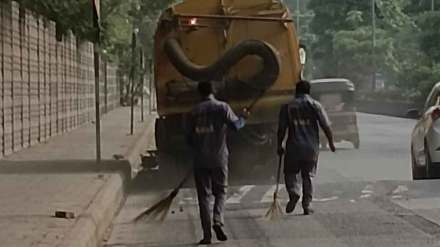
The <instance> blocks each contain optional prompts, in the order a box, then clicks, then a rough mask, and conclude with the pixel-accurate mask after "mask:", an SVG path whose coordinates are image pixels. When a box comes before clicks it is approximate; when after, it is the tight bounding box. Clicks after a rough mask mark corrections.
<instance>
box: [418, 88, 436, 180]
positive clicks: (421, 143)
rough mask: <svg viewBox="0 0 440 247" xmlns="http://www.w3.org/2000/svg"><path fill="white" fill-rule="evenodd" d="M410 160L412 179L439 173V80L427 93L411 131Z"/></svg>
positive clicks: (430, 176)
mask: <svg viewBox="0 0 440 247" xmlns="http://www.w3.org/2000/svg"><path fill="white" fill-rule="evenodd" d="M418 115H420V114H418ZM411 160H412V176H413V179H425V178H436V177H438V176H439V175H440V82H439V83H437V84H436V85H435V86H434V88H433V89H432V91H431V93H430V94H429V96H428V99H427V100H426V103H425V107H424V109H423V113H422V114H421V116H420V117H419V120H418V122H417V124H416V126H415V127H414V130H413V132H412V136H411Z"/></svg>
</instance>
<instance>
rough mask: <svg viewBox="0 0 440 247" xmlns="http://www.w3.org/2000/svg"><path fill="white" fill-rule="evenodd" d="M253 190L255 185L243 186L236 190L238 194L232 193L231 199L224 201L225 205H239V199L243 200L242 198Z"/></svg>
mask: <svg viewBox="0 0 440 247" xmlns="http://www.w3.org/2000/svg"><path fill="white" fill-rule="evenodd" d="M253 188H255V185H245V186H242V187H240V189H239V190H238V191H239V193H234V194H233V195H232V196H231V197H229V198H228V199H227V200H226V203H227V204H238V203H240V201H241V199H243V197H244V196H245V195H246V194H247V193H249V191H251V190H252V189H253Z"/></svg>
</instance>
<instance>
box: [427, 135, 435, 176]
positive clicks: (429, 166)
mask: <svg viewBox="0 0 440 247" xmlns="http://www.w3.org/2000/svg"><path fill="white" fill-rule="evenodd" d="M425 162H426V169H425V171H426V178H428V179H431V178H437V177H438V172H437V170H436V169H434V168H433V167H432V161H431V155H430V154H429V149H428V145H426V142H425Z"/></svg>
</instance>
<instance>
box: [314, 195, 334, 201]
mask: <svg viewBox="0 0 440 247" xmlns="http://www.w3.org/2000/svg"><path fill="white" fill-rule="evenodd" d="M338 199H339V197H338V196H332V197H328V198H314V199H313V202H329V201H334V200H338Z"/></svg>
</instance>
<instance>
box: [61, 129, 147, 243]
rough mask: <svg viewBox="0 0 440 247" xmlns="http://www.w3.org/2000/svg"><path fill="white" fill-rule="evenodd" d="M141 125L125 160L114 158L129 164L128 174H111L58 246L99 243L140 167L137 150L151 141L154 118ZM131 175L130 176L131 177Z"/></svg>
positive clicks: (142, 148) (139, 150)
mask: <svg viewBox="0 0 440 247" xmlns="http://www.w3.org/2000/svg"><path fill="white" fill-rule="evenodd" d="M151 122H152V123H148V124H147V126H146V127H145V128H143V130H142V131H143V133H142V134H141V135H140V136H139V137H138V138H137V139H136V141H135V142H134V144H133V145H132V146H130V148H129V150H128V152H127V153H126V154H125V155H124V157H125V159H124V160H119V161H114V162H118V163H122V164H124V165H125V167H127V169H128V167H130V168H131V169H130V170H131V174H130V173H127V172H126V173H125V174H124V172H118V173H112V174H110V175H109V176H110V177H109V178H108V179H107V181H106V182H105V183H104V185H103V186H102V187H101V189H100V191H99V192H98V193H97V195H96V197H95V198H94V199H93V200H92V202H91V203H90V205H89V206H88V208H87V209H86V210H85V212H83V213H82V214H81V215H80V216H79V217H78V219H77V221H76V223H75V225H74V227H73V229H72V230H71V231H70V232H69V233H68V234H67V235H66V236H65V237H64V239H63V241H62V243H61V244H60V245H58V246H59V247H97V246H100V244H101V241H102V239H103V238H104V236H105V234H106V231H107V229H108V228H109V227H110V226H111V224H112V221H113V219H114V217H115V216H116V214H117V213H118V211H119V209H120V208H121V206H122V205H123V203H124V201H125V189H126V186H127V184H128V181H130V180H131V179H132V178H133V177H134V176H135V175H136V174H137V172H139V171H140V167H141V163H142V161H141V157H140V154H141V153H144V152H145V147H146V146H147V145H148V143H149V142H150V139H148V137H149V135H151V133H152V131H153V130H154V129H153V127H154V121H151ZM130 175H131V177H130Z"/></svg>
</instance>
